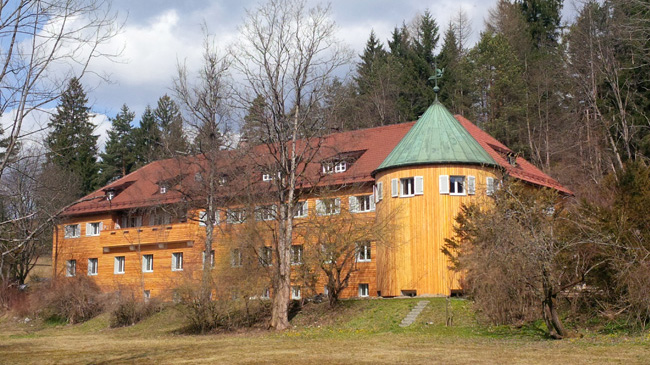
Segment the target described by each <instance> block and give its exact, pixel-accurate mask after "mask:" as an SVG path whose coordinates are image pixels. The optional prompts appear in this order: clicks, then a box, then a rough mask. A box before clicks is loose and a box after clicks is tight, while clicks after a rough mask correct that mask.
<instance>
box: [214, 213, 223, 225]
mask: <svg viewBox="0 0 650 365" xmlns="http://www.w3.org/2000/svg"><path fill="white" fill-rule="evenodd" d="M219 219H221V217H220V216H219V211H218V210H216V211H215V212H214V221H213V222H212V223H213V224H214V225H215V226H216V225H217V224H219V223H220V222H219Z"/></svg>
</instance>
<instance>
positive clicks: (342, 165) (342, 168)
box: [334, 161, 348, 174]
mask: <svg viewBox="0 0 650 365" xmlns="http://www.w3.org/2000/svg"><path fill="white" fill-rule="evenodd" d="M347 170H348V163H347V162H346V161H339V162H337V163H336V164H335V165H334V173H335V174H340V173H342V172H346V171H347Z"/></svg>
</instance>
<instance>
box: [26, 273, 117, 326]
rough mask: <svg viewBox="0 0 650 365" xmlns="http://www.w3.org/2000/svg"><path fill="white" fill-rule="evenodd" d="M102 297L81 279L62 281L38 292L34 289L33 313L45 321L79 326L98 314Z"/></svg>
mask: <svg viewBox="0 0 650 365" xmlns="http://www.w3.org/2000/svg"><path fill="white" fill-rule="evenodd" d="M103 299H104V295H102V293H101V291H100V290H99V287H98V286H97V285H96V284H95V283H94V282H93V281H92V280H90V279H88V278H87V277H85V276H78V277H72V278H62V279H61V280H58V281H56V282H53V283H52V284H49V285H47V286H45V287H44V288H42V289H40V290H39V289H36V291H35V293H34V301H33V304H34V305H35V310H36V312H37V313H38V314H39V315H40V316H41V317H42V318H43V319H45V320H54V321H62V322H67V323H80V322H84V321H87V320H89V319H91V318H93V317H95V316H96V315H98V314H100V313H101V312H102V310H103V309H104V306H103V303H104V300H103Z"/></svg>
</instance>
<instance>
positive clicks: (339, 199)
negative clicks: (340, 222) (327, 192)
mask: <svg viewBox="0 0 650 365" xmlns="http://www.w3.org/2000/svg"><path fill="white" fill-rule="evenodd" d="M334 205H336V214H338V213H341V198H336V199H334Z"/></svg>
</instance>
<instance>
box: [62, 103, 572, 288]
mask: <svg viewBox="0 0 650 365" xmlns="http://www.w3.org/2000/svg"><path fill="white" fill-rule="evenodd" d="M319 145H320V146H321V147H320V151H319V153H318V155H317V158H316V159H315V160H313V161H312V162H311V163H310V164H311V165H312V166H308V168H307V169H306V171H307V173H308V174H311V176H314V177H317V178H314V179H313V181H317V182H316V183H312V184H311V185H310V184H307V183H305V184H303V186H302V188H303V189H304V191H308V192H309V195H305V196H303V198H302V199H301V200H300V204H299V209H297V210H296V212H295V221H296V222H297V223H300V220H301V219H308V218H309V217H312V216H327V215H335V214H337V213H339V212H340V210H341V209H347V210H349V211H350V212H351V213H352V214H357V215H359V216H364V217H367V218H368V219H378V220H381V219H390V220H392V221H393V222H392V224H391V225H390V227H391V231H390V232H389V233H388V235H389V238H390V240H391V242H392V244H390V245H376V244H375V243H374V242H360V243H359V246H358V252H357V253H356V254H355V260H356V262H355V268H356V269H355V271H354V272H353V274H352V277H351V279H350V285H349V286H348V288H347V289H346V290H345V291H344V292H343V295H342V296H343V297H355V296H385V297H392V296H399V295H449V294H450V293H451V292H452V291H453V290H457V289H459V283H458V280H457V278H456V277H454V275H453V273H452V272H450V270H449V269H448V262H447V259H446V258H445V256H444V255H443V254H442V252H441V248H442V245H443V244H444V242H445V241H444V240H445V238H448V237H450V236H451V235H452V228H453V223H454V217H455V215H456V214H457V213H458V212H459V211H460V207H461V205H462V204H466V203H469V202H471V201H474V200H481V199H483V200H487V199H489V196H490V195H491V194H492V192H494V190H495V189H496V188H497V187H498V185H499V183H500V181H502V180H503V179H506V178H510V179H517V180H520V181H523V182H525V183H528V184H530V185H531V186H535V187H546V188H552V189H556V190H558V191H559V192H561V193H563V194H570V192H569V191H568V190H567V189H566V188H564V187H562V186H561V185H560V184H559V183H558V182H557V181H555V180H554V179H552V178H551V177H549V176H547V175H546V174H544V173H543V172H542V171H540V170H539V169H537V168H536V167H535V166H533V165H532V164H530V163H529V162H527V161H526V160H524V159H523V158H521V157H520V156H518V155H517V154H516V153H514V152H513V151H511V150H510V149H509V148H508V147H506V146H505V145H503V144H502V143H500V142H499V141H497V140H495V139H494V138H492V137H491V136H490V135H488V134H487V133H485V132H483V131H482V130H481V129H479V128H478V127H476V126H475V125H474V124H472V123H470V122H469V121H468V120H466V119H465V118H463V117H461V116H453V115H451V114H450V113H449V111H448V110H447V109H446V108H445V107H444V106H443V105H442V104H440V103H439V102H435V103H434V104H433V105H432V106H431V107H429V109H428V110H427V111H426V112H425V114H424V115H422V117H421V118H420V119H419V120H418V121H417V122H415V123H403V124H396V125H389V126H384V127H377V128H371V129H365V130H357V131H350V132H342V133H336V134H331V135H329V136H326V137H324V138H323V139H322V141H320V143H319ZM233 153H234V152H233ZM228 154H230V155H232V153H224V155H228ZM197 160H200V159H199V158H198V157H197V158H194V160H192V161H190V162H188V161H187V159H185V160H183V161H180V160H179V159H170V160H161V161H156V162H153V163H151V164H149V165H146V166H144V167H142V168H140V169H139V170H137V171H135V172H133V173H131V174H129V175H127V176H125V177H123V178H121V179H119V180H117V181H115V182H113V183H111V184H109V185H107V186H106V187H104V188H102V189H100V190H98V191H96V192H94V193H92V194H90V195H88V196H87V197H85V198H83V199H81V200H80V201H79V203H78V204H75V205H74V206H72V207H70V208H69V209H67V210H66V211H65V213H64V217H63V221H62V223H61V224H60V225H58V226H57V227H56V229H55V234H54V242H53V262H54V275H55V276H60V277H63V276H76V275H87V276H89V277H91V278H92V279H93V280H95V281H96V283H97V284H98V285H99V286H100V287H101V288H102V289H103V290H105V291H115V290H122V289H123V288H130V289H136V290H142V291H143V293H144V295H145V296H157V297H160V298H162V299H166V300H167V299H171V297H172V294H173V293H174V290H175V288H177V287H178V286H179V285H180V284H181V282H183V281H184V280H188V279H189V280H192V279H195V280H196V279H197V277H198V276H197V275H195V273H197V272H200V271H201V268H202V267H203V264H204V262H205V255H204V252H203V251H204V245H203V242H204V240H205V225H204V224H202V221H203V219H202V214H204V213H203V212H202V211H201V210H200V209H198V208H191V207H190V208H184V209H185V210H184V211H182V212H180V213H179V212H178V208H177V207H178V206H183V205H179V204H178V203H179V202H182V201H184V200H185V198H186V192H183V191H182V189H180V188H179V186H181V185H183V184H184V181H185V182H191V181H193V180H194V181H196V180H198V179H200V175H199V173H198V172H196V168H195V167H193V166H198V165H200V164H201V163H203V164H205V163H207V162H206V161H199V162H197ZM233 161H237V162H233ZM242 161H244V162H242ZM221 163H222V164H223V169H224V171H226V170H227V169H228V168H231V169H234V170H236V171H247V174H246V176H245V178H243V177H237V178H235V177H234V173H229V174H228V173H224V175H223V181H221V183H222V184H223V185H224V193H222V195H223V196H226V197H227V196H237V195H241V194H242V186H243V182H244V181H246V184H249V185H251V184H252V185H254V186H255V189H256V191H258V192H259V191H260V189H265V186H268V188H267V189H269V190H271V189H272V188H273V183H272V181H273V178H274V176H273V173H270V172H269V171H264V170H259V169H254V168H252V169H251V168H244V167H245V166H244V165H246V164H247V162H245V159H242V158H240V157H236V156H235V157H234V158H233V156H230V157H224V159H223V162H221ZM248 167H250V166H248ZM186 185H187V183H186ZM228 186H230V187H229V188H228ZM228 189H230V190H228ZM259 196H260V197H261V196H262V195H259ZM258 200H259V202H258V203H257V204H258V205H259V207H265V202H264V199H263V198H259V199H258ZM222 201H224V202H227V203H224V206H222V207H220V209H219V213H218V214H217V216H216V217H215V220H216V222H217V223H216V224H217V227H218V230H217V232H218V234H216V236H215V237H216V238H215V242H214V251H213V253H212V254H211V256H212V257H211V261H213V262H214V261H215V260H216V261H219V260H220V259H223V260H225V261H228V262H229V263H230V266H232V270H237V269H238V268H239V269H241V266H242V261H245V259H243V258H242V251H240V250H239V249H233V248H232V246H231V245H227V244H225V241H224V240H226V239H227V240H230V241H232V240H233V237H237V236H239V235H244V234H246V233H245V232H244V231H245V228H244V226H245V225H246V222H245V220H246V219H249V220H252V221H267V220H270V221H272V220H273V217H272V214H271V213H269V214H266V213H264V212H263V211H262V213H260V212H259V211H257V210H258V208H259V207H257V208H255V210H256V214H248V215H246V214H245V210H244V209H243V208H242V205H241V203H239V202H237V200H234V199H233V200H228V199H223V200H222ZM249 202H250V200H249ZM266 204H268V203H266ZM174 207H176V208H174ZM186 207H187V206H186ZM249 211H250V210H249ZM294 243H295V246H294V247H292V261H293V262H292V263H293V264H298V265H299V264H301V260H302V258H301V256H302V254H303V247H302V243H301V241H300V239H299V238H296V240H295V242H294ZM270 245H271V243H270V242H259V249H256V250H253V252H254V254H255V255H257V256H258V257H257V258H256V259H257V260H253V261H252V262H258V261H259V262H260V263H263V262H266V263H267V264H271V265H272V260H273V259H272V258H271V254H270V251H271V250H270ZM296 280H297V279H296ZM323 283H324V281H323V279H322V278H321V279H320V280H319V281H318V282H317V284H315V285H312V286H311V288H307V287H305V285H304V283H301V282H296V283H295V285H294V288H293V293H292V296H293V297H294V298H299V297H301V296H307V295H312V294H318V293H322V292H323V291H325V290H326V289H325V288H324V285H323ZM307 289H309V290H307ZM269 294H270V295H272V293H270V292H269V290H262V292H261V293H260V295H262V296H267V295H269Z"/></svg>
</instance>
